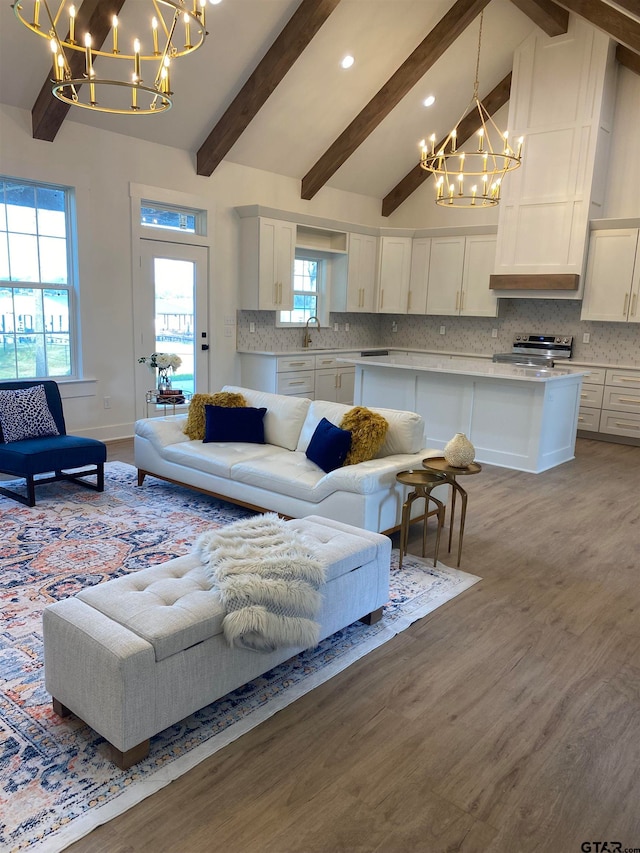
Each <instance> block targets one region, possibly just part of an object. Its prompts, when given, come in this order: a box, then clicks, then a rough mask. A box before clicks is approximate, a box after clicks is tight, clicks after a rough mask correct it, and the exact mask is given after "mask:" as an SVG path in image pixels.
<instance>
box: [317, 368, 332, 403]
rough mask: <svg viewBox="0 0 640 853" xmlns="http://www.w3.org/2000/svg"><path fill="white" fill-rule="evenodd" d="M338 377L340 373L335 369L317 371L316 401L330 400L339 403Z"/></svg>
mask: <svg viewBox="0 0 640 853" xmlns="http://www.w3.org/2000/svg"><path fill="white" fill-rule="evenodd" d="M337 375H338V372H337V370H336V368H335V367H327V368H323V369H322V370H316V385H315V388H316V390H315V398H316V400H329V402H331V403H335V402H336V401H337V399H338V397H337V394H338V389H337Z"/></svg>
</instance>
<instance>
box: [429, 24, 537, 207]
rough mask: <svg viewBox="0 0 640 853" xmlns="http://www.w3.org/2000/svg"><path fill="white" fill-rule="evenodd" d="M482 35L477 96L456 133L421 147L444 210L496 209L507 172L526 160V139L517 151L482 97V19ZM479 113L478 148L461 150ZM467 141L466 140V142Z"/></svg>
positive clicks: (476, 81) (463, 116)
mask: <svg viewBox="0 0 640 853" xmlns="http://www.w3.org/2000/svg"><path fill="white" fill-rule="evenodd" d="M483 16H484V12H481V13H480V31H479V34H478V56H477V60H476V79H475V83H474V87H473V97H472V99H471V102H470V104H469V106H468V107H467V109H466V110H465V113H464V114H463V115H462V116H461V117H460V119H459V121H458V123H457V124H456V126H455V127H454V128H453V130H452V131H451V132H450V133H449V135H448V136H446V137H445V138H444V139H442V140H440V142H438V143H437V144H436V135H435V133H433V134H431V136H430V137H429V142H428V143H427V141H426V140H424V139H423V140H422V141H421V142H420V143H419V144H420V166H421V167H422V168H423V169H425V170H426V171H427V172H431V173H432V174H433V175H434V177H435V178H436V204H439V205H442V206H443V207H492V206H494V205H496V204H498V202H499V201H500V187H501V184H502V179H503V177H504V176H505V175H506V173H507V172H511V171H513V170H514V169H517V168H518V167H519V166H520V165H521V161H522V143H523V139H522V137H521V138H520V139H519V140H518V143H517V148H516V150H515V151H514V150H513V148H511V145H510V143H509V132H508V131H505V132H504V133H502V131H500V130H499V128H498V127H497V125H496V124H495V122H494V121H493V119H492V118H491V116H490V115H489V113H488V112H487V110H486V109H485V107H484V105H483V104H482V102H481V101H480V99H479V97H478V86H479V83H478V71H479V68H480V45H481V43H482V19H483ZM474 111H475V112H476V113H477V121H478V124H477V127H478V130H477V148H475V149H473V150H471V149H468V148H467V149H465V150H462V149H459V148H458V141H459V140H458V128H459V127H460V124H461V122H462V120H463V119H465V123H466V122H468V121H469V118H470V116H471V115H472V114H473V113H474ZM462 141H463V142H464V140H462Z"/></svg>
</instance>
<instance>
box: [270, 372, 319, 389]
mask: <svg viewBox="0 0 640 853" xmlns="http://www.w3.org/2000/svg"><path fill="white" fill-rule="evenodd" d="M314 377H315V371H314V370H300V371H298V372H294V371H292V372H291V373H279V374H278V394H300V395H306V394H313V391H314V387H315V381H314Z"/></svg>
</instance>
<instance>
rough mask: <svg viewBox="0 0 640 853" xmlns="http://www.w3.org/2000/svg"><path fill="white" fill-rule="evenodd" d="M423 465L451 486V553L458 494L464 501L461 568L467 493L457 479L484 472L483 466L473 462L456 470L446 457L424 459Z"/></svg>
mask: <svg viewBox="0 0 640 853" xmlns="http://www.w3.org/2000/svg"><path fill="white" fill-rule="evenodd" d="M422 465H423V467H424V468H425V470H426V471H428V472H429V473H433V474H439V475H440V476H441V478H442V479H441V481H440V482H441V483H442V482H443V481H444V482H445V483H448V484H449V485H450V486H451V516H450V518H449V551H451V540H452V536H453V521H454V518H455V512H456V493H458V494H459V495H460V498H461V499H462V509H461V511H460V530H459V533H458V562H457V564H456V565H457V566H458V567H460V560H461V558H462V539H463V537H464V522H465V518H466V516H467V493H466V491H465V490H464V489H463V488H462V486H461V485H460V483H458V481H457V480H456V477H459V476H462V475H463V474H479V473H480V471H482V465H480V463H479V462H472V463H471V464H470V465H468V466H467V467H466V468H456V467H454V466H453V465H449V463H448V462H447V460H446V459H445V458H444V456H435V457H434V458H433V459H423V460H422Z"/></svg>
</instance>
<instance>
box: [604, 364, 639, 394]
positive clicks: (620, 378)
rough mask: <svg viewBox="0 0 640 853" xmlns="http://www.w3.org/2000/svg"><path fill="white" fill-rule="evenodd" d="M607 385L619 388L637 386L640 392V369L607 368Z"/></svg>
mask: <svg viewBox="0 0 640 853" xmlns="http://www.w3.org/2000/svg"><path fill="white" fill-rule="evenodd" d="M606 384H607V385H616V386H617V387H618V388H635V389H637V390H638V391H639V392H640V370H617V369H616V368H615V367H612V368H609V370H607V379H606Z"/></svg>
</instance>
